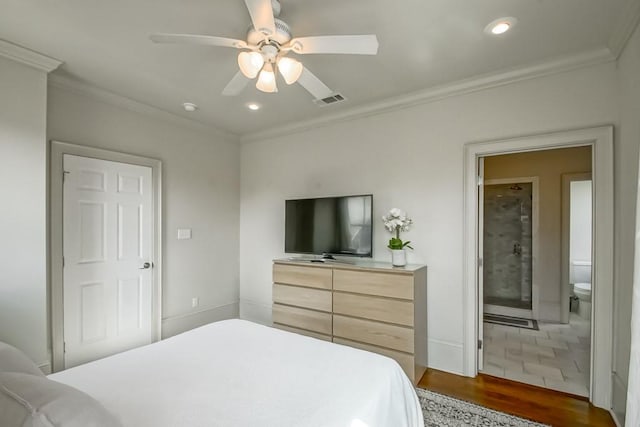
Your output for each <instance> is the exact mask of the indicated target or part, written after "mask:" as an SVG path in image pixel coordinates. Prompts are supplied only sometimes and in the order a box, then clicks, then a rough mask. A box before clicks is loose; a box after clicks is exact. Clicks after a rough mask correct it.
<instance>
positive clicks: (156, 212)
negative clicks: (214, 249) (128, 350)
mask: <svg viewBox="0 0 640 427" xmlns="http://www.w3.org/2000/svg"><path fill="white" fill-rule="evenodd" d="M50 144H51V145H50V165H49V178H50V179H49V182H50V188H49V197H50V203H49V206H50V224H49V245H50V246H49V250H50V254H51V256H50V258H49V262H50V271H51V279H50V280H51V284H50V292H49V295H50V306H49V307H50V308H49V312H50V318H51V351H52V353H51V357H52V365H51V366H52V371H53V372H57V371H61V370H63V369H64V299H63V271H62V267H63V259H62V253H63V246H62V243H63V212H62V210H63V208H62V207H63V200H62V196H63V193H62V192H63V185H62V183H63V173H64V169H63V156H64V155H65V154H71V155H74V156H80V157H89V158H93V159H99V160H108V161H112V162H119V163H128V164H133V165H138V166H146V167H150V168H151V174H152V186H153V195H152V198H153V200H152V204H153V231H152V233H151V235H152V238H153V244H152V248H151V252H152V256H151V259H152V262H153V263H154V268H153V270H152V272H153V279H152V283H151V287H152V297H151V298H152V310H151V316H152V319H151V334H152V337H151V340H152V342H155V341H158V340H160V337H161V332H162V331H161V328H162V162H161V161H160V160H157V159H152V158H147V157H141V156H136V155H132V154H126V153H120V152H116V151H109V150H103V149H100V148H93V147H87V146H84V145H76V144H70V143H67V142H60V141H53V140H52V141H50Z"/></svg>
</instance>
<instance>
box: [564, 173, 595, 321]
mask: <svg viewBox="0 0 640 427" xmlns="http://www.w3.org/2000/svg"><path fill="white" fill-rule="evenodd" d="M574 181H592V176H591V172H582V173H564V174H562V196H561V199H562V227H561V228H562V256H561V260H562V261H561V262H562V268H561V271H562V288H561V289H560V301H564V304H561V306H560V308H561V309H562V312H561V313H560V321H561V322H562V323H569V311H570V309H571V307H570V306H569V297H570V296H571V293H570V290H569V280H570V279H569V268H570V265H569V263H570V262H571V259H570V256H569V255H570V254H569V251H570V249H569V248H570V247H569V244H570V236H569V231H570V224H571V221H570V219H571V218H570V215H569V214H570V212H571V203H570V201H571V200H570V195H571V192H570V186H571V183H572V182H574ZM591 193H592V194H591V213H592V215H593V183H592V187H591ZM592 218H593V216H592ZM591 259H593V219H592V221H591ZM592 274H593V272H592ZM591 309H592V310H593V306H592V307H591ZM592 314H593V313H592Z"/></svg>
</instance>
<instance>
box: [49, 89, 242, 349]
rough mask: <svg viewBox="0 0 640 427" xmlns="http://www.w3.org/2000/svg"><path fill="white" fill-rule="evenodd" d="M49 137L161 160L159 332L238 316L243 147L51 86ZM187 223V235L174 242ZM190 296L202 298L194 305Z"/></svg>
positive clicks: (170, 332) (167, 332)
mask: <svg viewBox="0 0 640 427" xmlns="http://www.w3.org/2000/svg"><path fill="white" fill-rule="evenodd" d="M47 132H48V137H49V139H53V140H57V141H64V142H70V143H74V144H80V145H86V146H92V147H99V148H103V149H107V150H113V151H120V152H124V153H131V154H135V155H140V156H146V157H152V158H156V159H160V160H161V161H162V169H163V176H162V179H163V182H162V197H163V200H162V202H163V211H162V220H163V229H162V233H163V255H164V258H163V262H164V270H163V282H164V283H163V289H162V292H163V304H162V317H163V336H165V337H166V336H168V335H173V334H175V333H178V332H181V331H184V330H186V329H190V328H193V327H194V326H198V325H200V324H204V323H207V322H210V321H213V320H219V319H221V318H228V317H237V313H238V306H237V304H238V288H239V280H238V274H239V260H238V254H239V243H238V236H239V230H238V226H239V215H240V212H239V191H240V174H239V162H240V157H239V156H240V148H239V145H238V143H237V141H231V140H230V138H225V137H224V136H222V135H217V136H216V133H214V132H212V131H207V130H204V129H203V130H199V129H196V128H194V127H186V126H182V125H180V124H176V123H174V122H172V121H168V120H162V119H159V118H157V117H154V116H151V115H149V114H144V113H138V112H134V111H131V110H128V109H126V108H122V107H121V106H116V105H111V104H109V103H105V102H102V101H100V100H97V99H94V98H92V97H88V96H86V95H83V94H82V93H75V92H74V91H70V90H68V89H65V88H61V87H58V86H56V85H55V84H54V85H50V86H49V109H48V128H47ZM178 228H191V229H192V232H193V238H192V239H191V240H177V238H176V234H177V229H178ZM192 297H199V298H200V305H199V307H197V308H192V307H191V299H192Z"/></svg>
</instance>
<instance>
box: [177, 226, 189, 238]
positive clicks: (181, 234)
mask: <svg viewBox="0 0 640 427" xmlns="http://www.w3.org/2000/svg"><path fill="white" fill-rule="evenodd" d="M190 238H191V229H190V228H178V240H186V239H190Z"/></svg>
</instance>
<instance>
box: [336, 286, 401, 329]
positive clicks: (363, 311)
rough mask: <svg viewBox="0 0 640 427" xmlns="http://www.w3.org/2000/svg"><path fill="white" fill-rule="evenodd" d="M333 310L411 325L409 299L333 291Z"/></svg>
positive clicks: (349, 314)
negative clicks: (402, 299) (401, 299)
mask: <svg viewBox="0 0 640 427" xmlns="http://www.w3.org/2000/svg"><path fill="white" fill-rule="evenodd" d="M333 312H334V313H336V314H346V315H348V316H355V317H363V318H365V319H372V320H380V321H382V322H389V323H397V324H399V325H404V326H410V327H413V303H412V302H410V301H400V300H395V299H389V298H381V297H372V296H368V295H360V294H345V293H342V292H334V294H333Z"/></svg>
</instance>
